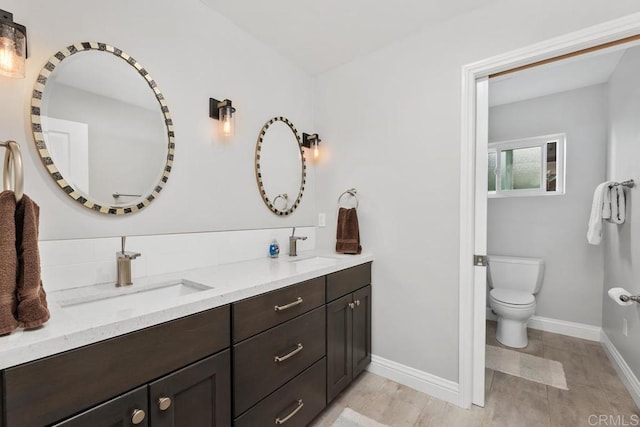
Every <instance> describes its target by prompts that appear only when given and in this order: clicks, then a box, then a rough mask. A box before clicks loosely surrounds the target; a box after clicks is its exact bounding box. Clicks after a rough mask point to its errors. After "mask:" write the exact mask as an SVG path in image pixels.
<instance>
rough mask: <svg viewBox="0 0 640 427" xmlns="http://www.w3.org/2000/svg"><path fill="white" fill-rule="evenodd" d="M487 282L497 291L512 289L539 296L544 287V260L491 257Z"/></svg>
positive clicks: (489, 258) (489, 257)
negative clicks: (541, 288)
mask: <svg viewBox="0 0 640 427" xmlns="http://www.w3.org/2000/svg"><path fill="white" fill-rule="evenodd" d="M487 258H488V261H489V266H488V268H487V282H488V284H489V286H490V287H492V288H497V289H512V290H515V291H524V292H529V293H531V294H534V295H535V294H537V293H538V291H539V290H540V287H541V286H542V276H543V275H544V260H543V259H540V258H521V257H511V256H498V255H489V256H488V257H487Z"/></svg>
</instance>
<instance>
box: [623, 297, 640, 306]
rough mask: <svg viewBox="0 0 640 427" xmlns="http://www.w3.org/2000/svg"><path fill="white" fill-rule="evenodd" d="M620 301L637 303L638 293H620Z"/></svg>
mask: <svg viewBox="0 0 640 427" xmlns="http://www.w3.org/2000/svg"><path fill="white" fill-rule="evenodd" d="M620 301H622V302H627V301H635V302H637V303H638V304H640V295H631V296H627V295H620Z"/></svg>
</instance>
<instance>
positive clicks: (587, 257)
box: [487, 85, 608, 326]
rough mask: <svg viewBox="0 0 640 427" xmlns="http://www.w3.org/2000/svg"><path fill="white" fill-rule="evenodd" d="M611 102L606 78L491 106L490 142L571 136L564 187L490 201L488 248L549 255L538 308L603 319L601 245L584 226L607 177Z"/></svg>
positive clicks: (557, 315) (560, 316)
mask: <svg viewBox="0 0 640 427" xmlns="http://www.w3.org/2000/svg"><path fill="white" fill-rule="evenodd" d="M490 90H491V89H490ZM607 102H608V100H607V92H606V85H597V86H591V87H587V88H582V89H577V90H572V91H568V92H563V93H558V94H554V95H549V96H543V97H539V98H535V99H531V100H527V101H522V102H516V103H512V104H505V105H500V106H497V107H493V108H491V109H490V110H489V142H498V141H508V140H513V139H520V138H527V137H533V136H541V135H549V134H553V133H565V134H566V137H567V140H566V153H567V154H566V186H565V188H566V193H565V194H564V195H562V196H538V197H509V198H491V199H489V202H488V209H487V216H488V221H487V251H488V253H489V254H496V255H512V256H527V257H539V258H542V259H544V261H545V272H544V281H543V282H542V289H541V290H540V292H539V294H538V295H537V297H536V300H537V307H536V314H537V315H538V316H543V317H549V318H552V319H557V320H566V321H569V322H577V323H585V324H588V325H595V326H601V321H602V281H603V279H604V250H603V247H602V246H593V245H590V244H588V243H587V239H586V229H587V224H588V222H589V214H590V212H591V201H592V199H593V189H594V188H595V187H596V186H597V185H598V184H599V183H601V182H602V181H604V179H605V167H606V146H607V121H608V109H607ZM576 296H578V299H577V300H576ZM577 301H579V303H577Z"/></svg>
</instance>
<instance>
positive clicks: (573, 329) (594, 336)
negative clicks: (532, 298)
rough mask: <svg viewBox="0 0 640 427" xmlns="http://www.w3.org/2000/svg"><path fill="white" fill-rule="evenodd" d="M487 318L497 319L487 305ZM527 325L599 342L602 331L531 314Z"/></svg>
mask: <svg viewBox="0 0 640 427" xmlns="http://www.w3.org/2000/svg"><path fill="white" fill-rule="evenodd" d="M487 319H488V320H497V317H496V315H495V314H493V312H492V311H491V308H489V307H487ZM527 327H529V328H531V329H537V330H540V331H545V332H552V333H554V334H561V335H567V336H570V337H575V338H582V339H583V340H589V341H596V342H600V333H601V332H602V328H601V327H599V326H593V325H587V324H584V323H576V322H568V321H566V320H558V319H551V318H549V317H542V316H532V317H531V319H529V323H528V324H527Z"/></svg>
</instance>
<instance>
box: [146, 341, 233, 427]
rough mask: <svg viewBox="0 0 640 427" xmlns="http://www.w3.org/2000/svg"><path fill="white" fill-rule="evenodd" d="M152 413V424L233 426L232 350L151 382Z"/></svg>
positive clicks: (167, 425)
mask: <svg viewBox="0 0 640 427" xmlns="http://www.w3.org/2000/svg"><path fill="white" fill-rule="evenodd" d="M149 412H150V416H151V421H150V422H151V425H152V426H153V427H169V426H170V427H182V426H189V427H214V426H215V427H227V426H230V425H231V359H230V352H229V350H225V351H223V352H222V353H218V354H217V355H215V356H211V357H208V358H206V359H203V360H201V361H200V362H196V363H194V364H192V365H189V366H187V367H186V368H183V369H180V370H178V371H176V372H174V373H173V374H170V375H167V376H166V377H163V378H161V379H159V380H158V381H154V382H153V383H151V384H149Z"/></svg>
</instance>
